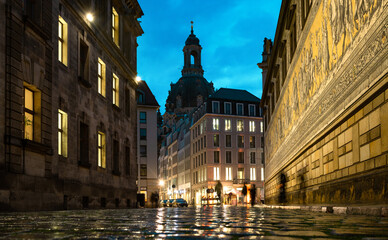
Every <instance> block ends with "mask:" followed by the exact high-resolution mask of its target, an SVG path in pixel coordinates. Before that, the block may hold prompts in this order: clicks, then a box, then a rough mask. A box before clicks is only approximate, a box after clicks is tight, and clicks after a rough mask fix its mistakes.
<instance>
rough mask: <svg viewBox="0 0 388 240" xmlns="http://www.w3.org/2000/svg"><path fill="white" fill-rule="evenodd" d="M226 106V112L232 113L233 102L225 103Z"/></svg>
mask: <svg viewBox="0 0 388 240" xmlns="http://www.w3.org/2000/svg"><path fill="white" fill-rule="evenodd" d="M224 108H225V109H224V112H225V114H232V104H231V103H230V102H226V103H224Z"/></svg>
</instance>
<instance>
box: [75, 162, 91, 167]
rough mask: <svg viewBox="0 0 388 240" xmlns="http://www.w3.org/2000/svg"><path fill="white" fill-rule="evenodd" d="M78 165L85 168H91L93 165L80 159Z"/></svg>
mask: <svg viewBox="0 0 388 240" xmlns="http://www.w3.org/2000/svg"><path fill="white" fill-rule="evenodd" d="M78 166H80V167H83V168H90V167H91V166H92V165H91V164H90V163H89V162H83V161H78Z"/></svg>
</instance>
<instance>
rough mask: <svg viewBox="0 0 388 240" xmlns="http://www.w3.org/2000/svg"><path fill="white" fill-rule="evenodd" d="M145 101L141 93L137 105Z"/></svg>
mask: <svg viewBox="0 0 388 240" xmlns="http://www.w3.org/2000/svg"><path fill="white" fill-rule="evenodd" d="M144 101H145V99H144V94H143V93H139V94H138V97H137V103H144Z"/></svg>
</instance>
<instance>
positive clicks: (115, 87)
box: [112, 74, 119, 107]
mask: <svg viewBox="0 0 388 240" xmlns="http://www.w3.org/2000/svg"><path fill="white" fill-rule="evenodd" d="M112 89H113V96H112V100H113V104H114V105H116V106H117V107H118V106H119V78H118V77H117V76H116V74H113V78H112Z"/></svg>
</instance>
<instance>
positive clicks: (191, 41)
mask: <svg viewBox="0 0 388 240" xmlns="http://www.w3.org/2000/svg"><path fill="white" fill-rule="evenodd" d="M185 44H186V45H197V46H200V45H199V39H198V38H197V37H196V36H195V34H194V33H193V31H191V34H190V35H189V37H188V38H187V39H186V42H185Z"/></svg>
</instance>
